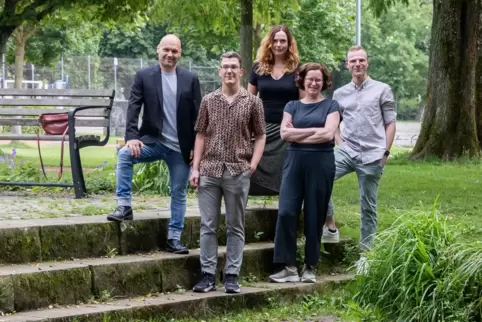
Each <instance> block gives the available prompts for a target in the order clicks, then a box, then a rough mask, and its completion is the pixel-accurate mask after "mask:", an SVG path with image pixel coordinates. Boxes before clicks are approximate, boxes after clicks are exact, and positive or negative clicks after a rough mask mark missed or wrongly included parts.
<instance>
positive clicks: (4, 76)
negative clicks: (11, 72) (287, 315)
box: [2, 54, 7, 88]
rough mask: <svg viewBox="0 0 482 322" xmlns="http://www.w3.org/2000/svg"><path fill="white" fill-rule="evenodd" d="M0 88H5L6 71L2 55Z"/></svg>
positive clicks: (3, 55)
mask: <svg viewBox="0 0 482 322" xmlns="http://www.w3.org/2000/svg"><path fill="white" fill-rule="evenodd" d="M2 88H7V71H6V66H5V54H2Z"/></svg>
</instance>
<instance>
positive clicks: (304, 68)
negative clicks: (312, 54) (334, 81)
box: [296, 63, 331, 91]
mask: <svg viewBox="0 0 482 322" xmlns="http://www.w3.org/2000/svg"><path fill="white" fill-rule="evenodd" d="M310 70H319V71H321V74H322V75H323V86H322V87H321V90H322V91H324V90H325V89H327V88H330V86H331V73H330V72H329V71H328V68H326V66H325V65H323V64H319V63H306V64H303V65H301V67H300V69H299V71H298V75H296V85H298V88H300V89H301V90H305V77H306V74H308V72H309V71H310Z"/></svg>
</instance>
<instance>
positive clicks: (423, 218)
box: [354, 206, 482, 321]
mask: <svg viewBox="0 0 482 322" xmlns="http://www.w3.org/2000/svg"><path fill="white" fill-rule="evenodd" d="M447 221H448V218H447V217H443V216H441V215H439V214H438V213H437V211H436V210H435V206H434V208H433V209H432V211H431V212H428V213H426V212H409V213H406V214H402V215H401V216H400V217H399V219H398V220H396V221H395V222H394V223H393V224H392V226H391V228H389V229H387V230H385V231H382V232H381V233H380V234H379V236H378V237H377V241H376V246H375V248H374V249H373V250H372V252H370V253H369V254H368V259H369V270H368V273H367V274H366V275H360V276H358V277H357V280H356V285H357V293H356V295H355V297H354V298H355V301H356V302H357V303H359V304H360V306H361V307H362V308H364V309H368V310H369V311H372V312H381V313H382V314H383V315H384V316H385V317H386V319H388V320H390V321H474V320H476V319H478V321H480V320H481V318H482V243H472V244H468V243H458V242H456V236H457V235H456V234H457V233H456V232H457V231H459V230H458V229H453V226H451V228H449V227H448V225H447Z"/></svg>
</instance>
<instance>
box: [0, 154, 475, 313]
mask: <svg viewBox="0 0 482 322" xmlns="http://www.w3.org/2000/svg"><path fill="white" fill-rule="evenodd" d="M0 148H1V149H2V150H3V151H4V152H7V151H11V146H0ZM42 152H43V154H44V159H45V162H46V164H48V165H50V166H56V165H57V164H58V158H59V147H58V146H54V147H44V148H43V149H42ZM393 154H394V155H395V156H394V158H392V159H390V160H389V162H388V164H387V166H386V168H385V170H384V174H383V176H382V179H381V182H380V187H379V202H378V213H379V215H378V220H379V231H383V230H386V229H387V228H389V227H390V226H391V225H392V223H393V222H395V221H396V220H397V219H398V218H399V217H400V216H411V215H412V214H413V213H414V212H418V211H420V210H423V211H425V210H427V209H430V208H431V207H432V204H433V203H434V200H435V199H436V198H437V197H438V198H439V199H438V203H437V209H438V211H439V212H440V214H442V215H446V216H449V221H448V223H447V224H448V227H449V229H451V230H457V231H461V230H462V229H463V234H458V235H457V241H477V240H478V241H480V236H482V205H481V204H480V202H479V198H480V196H482V177H481V173H482V161H481V160H461V161H457V162H451V163H449V162H441V161H437V160H430V161H424V162H418V161H417V162H414V161H408V159H407V153H406V149H394V153H393ZM81 156H82V160H83V162H84V167H96V166H98V165H101V164H103V162H104V161H107V162H108V163H109V164H110V165H112V164H113V163H115V148H114V147H108V148H86V149H83V150H82V151H81ZM17 157H18V158H19V159H21V160H24V161H27V160H31V161H32V162H38V151H37V149H36V147H35V146H33V147H28V146H27V147H25V146H24V145H22V146H17ZM67 160H68V154H66V161H67ZM67 164H68V163H67ZM252 199H262V198H259V197H258V198H254V197H253V198H252ZM272 199H273V198H266V200H267V201H268V202H270V201H271V200H272ZM333 199H334V203H335V218H336V222H337V225H338V227H339V228H340V231H341V234H342V236H343V237H352V238H356V239H358V238H359V230H360V214H359V213H360V204H359V192H358V183H357V178H356V175H355V174H350V175H347V176H345V177H344V178H341V179H340V180H338V181H337V182H335V186H334V192H333ZM350 300H351V293H349V292H348V291H347V289H344V290H334V291H332V292H331V293H326V294H320V295H319V296H314V297H309V298H306V299H304V300H303V301H302V302H299V303H292V304H282V303H280V304H273V305H272V306H270V307H269V308H265V309H263V310H260V311H248V310H245V311H242V312H234V313H233V314H231V315H215V316H212V317H209V319H207V320H209V321H260V320H265V321H290V320H291V321H293V320H302V319H305V317H306V318H308V317H316V316H326V315H335V316H337V317H339V318H340V319H341V320H342V321H359V320H360V319H359V316H356V315H355V314H354V311H356V308H355V309H352V310H350V309H349V306H350ZM306 307H309V308H310V310H309V313H307V311H306ZM375 320H376V319H375ZM375 320H373V321H375ZM152 321H163V320H152ZM183 321H184V320H183ZM185 321H188V320H185ZM191 321H195V320H192V319H191Z"/></svg>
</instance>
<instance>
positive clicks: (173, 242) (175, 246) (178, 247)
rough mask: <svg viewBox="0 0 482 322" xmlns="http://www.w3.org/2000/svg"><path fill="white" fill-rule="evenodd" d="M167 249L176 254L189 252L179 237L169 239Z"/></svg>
mask: <svg viewBox="0 0 482 322" xmlns="http://www.w3.org/2000/svg"><path fill="white" fill-rule="evenodd" d="M166 251H168V252H169V253H174V254H189V249H187V247H186V246H184V245H183V244H182V243H181V241H180V240H177V239H169V240H168V241H167V247H166Z"/></svg>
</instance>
